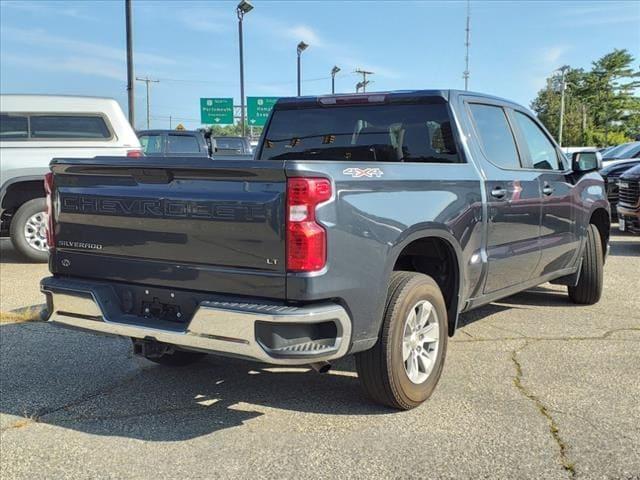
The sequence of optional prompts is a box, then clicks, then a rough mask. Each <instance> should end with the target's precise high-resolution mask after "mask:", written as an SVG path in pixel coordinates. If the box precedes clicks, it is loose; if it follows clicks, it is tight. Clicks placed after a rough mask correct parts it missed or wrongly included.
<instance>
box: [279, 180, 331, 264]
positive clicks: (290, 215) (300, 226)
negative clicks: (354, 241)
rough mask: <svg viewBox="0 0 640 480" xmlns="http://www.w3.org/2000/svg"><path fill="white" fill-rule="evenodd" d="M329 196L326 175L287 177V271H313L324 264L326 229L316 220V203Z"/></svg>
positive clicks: (329, 189) (329, 186) (325, 259)
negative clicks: (318, 176) (322, 176)
mask: <svg viewBox="0 0 640 480" xmlns="http://www.w3.org/2000/svg"><path fill="white" fill-rule="evenodd" d="M330 198H331V182H330V181H329V180H327V179H326V178H303V177H299V178H289V179H288V180H287V270H288V271H290V272H315V271H317V270H321V269H322V268H323V267H324V266H325V265H326V263H327V232H326V230H325V229H324V227H322V225H320V224H319V223H318V222H316V206H317V205H318V204H319V203H322V202H325V201H327V200H329V199H330Z"/></svg>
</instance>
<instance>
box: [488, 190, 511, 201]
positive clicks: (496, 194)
mask: <svg viewBox="0 0 640 480" xmlns="http://www.w3.org/2000/svg"><path fill="white" fill-rule="evenodd" d="M506 194H507V191H506V190H505V189H504V188H502V187H494V189H493V190H491V196H492V197H494V198H497V199H498V200H500V199H502V198H504V197H505V195H506Z"/></svg>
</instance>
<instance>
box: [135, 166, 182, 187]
mask: <svg viewBox="0 0 640 480" xmlns="http://www.w3.org/2000/svg"><path fill="white" fill-rule="evenodd" d="M132 175H133V179H134V180H135V181H136V182H137V183H171V181H172V180H173V174H172V173H171V172H168V171H167V170H161V169H156V168H143V169H138V170H134V171H133V172H132Z"/></svg>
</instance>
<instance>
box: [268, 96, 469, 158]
mask: <svg viewBox="0 0 640 480" xmlns="http://www.w3.org/2000/svg"><path fill="white" fill-rule="evenodd" d="M260 159H262V160H285V159H299V160H349V161H381V162H443V163H457V162H459V161H460V160H459V157H458V154H457V151H456V146H455V141H454V138H453V132H452V128H451V122H450V119H449V112H448V110H447V107H446V105H445V104H441V103H440V104H413V105H409V104H385V105H345V106H339V107H320V106H318V107H312V108H302V109H294V110H275V111H274V112H273V117H272V119H271V122H270V125H269V129H268V131H267V132H266V134H265V137H264V142H263V146H262V151H261V154H260Z"/></svg>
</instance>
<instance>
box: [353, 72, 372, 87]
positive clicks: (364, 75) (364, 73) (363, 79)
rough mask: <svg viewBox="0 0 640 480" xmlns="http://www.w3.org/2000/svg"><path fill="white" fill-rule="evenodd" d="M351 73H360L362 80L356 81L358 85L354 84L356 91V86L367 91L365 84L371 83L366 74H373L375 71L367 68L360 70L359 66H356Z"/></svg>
mask: <svg viewBox="0 0 640 480" xmlns="http://www.w3.org/2000/svg"><path fill="white" fill-rule="evenodd" d="M353 73H359V74H360V75H362V82H358V85H356V92H357V91H358V87H361V88H362V91H363V92H366V91H367V85H369V84H370V83H371V82H370V81H369V80H367V75H373V74H374V73H375V72H369V71H367V70H362V69H361V68H358V69H357V70H356V71H355V72H353Z"/></svg>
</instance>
